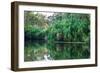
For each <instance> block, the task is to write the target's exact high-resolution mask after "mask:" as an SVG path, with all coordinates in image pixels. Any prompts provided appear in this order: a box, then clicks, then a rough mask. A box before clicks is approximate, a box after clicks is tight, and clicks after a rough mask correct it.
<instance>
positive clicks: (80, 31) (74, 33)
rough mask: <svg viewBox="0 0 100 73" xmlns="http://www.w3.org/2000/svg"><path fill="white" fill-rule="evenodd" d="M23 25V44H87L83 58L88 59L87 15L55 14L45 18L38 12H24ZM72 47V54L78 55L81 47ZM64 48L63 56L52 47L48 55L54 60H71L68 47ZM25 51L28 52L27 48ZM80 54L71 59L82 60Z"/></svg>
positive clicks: (88, 34) (88, 27)
mask: <svg viewBox="0 0 100 73" xmlns="http://www.w3.org/2000/svg"><path fill="white" fill-rule="evenodd" d="M44 13H46V12H44ZM47 13H48V12H47ZM24 23H25V24H24V31H25V44H26V43H27V42H28V43H30V44H32V43H31V42H34V41H46V42H48V43H52V42H53V43H54V42H56V43H59V42H66V43H67V42H80V43H82V42H83V43H86V44H87V45H86V46H87V47H88V50H87V52H85V53H87V54H85V53H84V58H86V57H89V42H90V15H89V14H81V13H61V12H55V13H53V14H52V15H50V16H46V15H44V14H42V13H39V12H32V11H25V12H24ZM54 44H55V43H54ZM25 46H26V45H25ZM58 46H59V45H58ZM73 46H74V48H75V47H76V49H74V50H75V51H76V52H75V51H74V53H76V54H78V53H77V52H79V53H80V50H79V48H80V47H81V46H80V47H78V46H79V45H78V46H75V45H73ZM28 47H29V46H28ZM51 47H52V46H51ZM66 47H67V49H65V51H64V52H65V55H60V54H62V53H60V52H58V53H57V52H55V51H54V47H52V49H53V50H52V54H50V55H51V56H52V57H54V59H65V57H67V58H68V57H69V58H72V57H70V56H69V55H68V46H66ZM87 47H81V48H85V49H87ZM47 48H48V47H47ZM49 48H50V46H49ZM56 48H57V47H56ZM60 48H61V47H60ZM25 49H26V47H25ZM30 49H31V48H30ZM69 49H70V50H71V47H69ZM26 50H28V48H27V49H26ZM35 50H36V49H35ZM49 51H50V49H49ZM82 52H84V51H82ZM25 53H27V51H25ZM54 53H57V54H58V58H57V57H55V56H57V55H55V54H54ZM27 54H28V53H27ZM69 54H72V55H73V53H71V52H69ZM82 54H83V53H82ZM82 54H80V56H76V57H73V58H83V55H82ZM73 56H75V55H73ZM34 57H35V56H34ZM67 58H66V59H67Z"/></svg>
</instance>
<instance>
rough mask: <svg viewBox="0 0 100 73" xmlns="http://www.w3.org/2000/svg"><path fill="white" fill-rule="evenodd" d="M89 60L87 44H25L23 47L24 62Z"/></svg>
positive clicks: (42, 42) (38, 42)
mask: <svg viewBox="0 0 100 73" xmlns="http://www.w3.org/2000/svg"><path fill="white" fill-rule="evenodd" d="M87 58H90V46H89V44H87V43H67V42H44V41H35V42H27V43H25V47H24V61H26V62H27V61H40V60H67V59H87Z"/></svg>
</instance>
